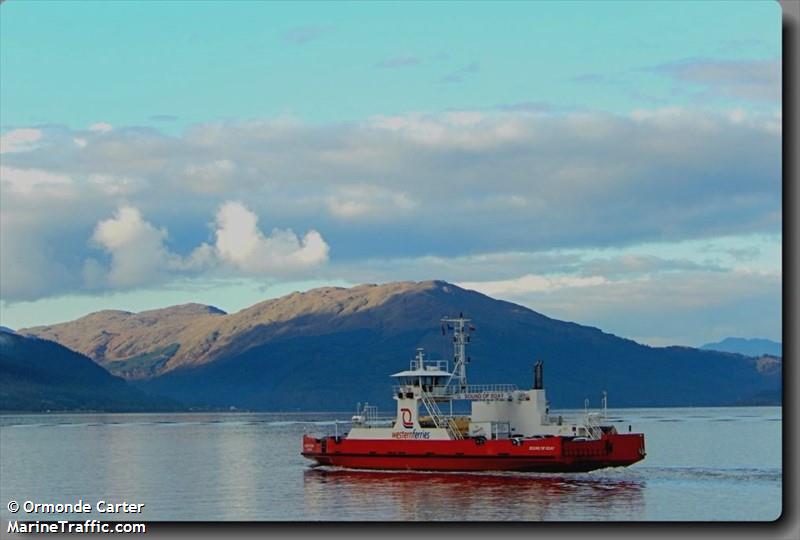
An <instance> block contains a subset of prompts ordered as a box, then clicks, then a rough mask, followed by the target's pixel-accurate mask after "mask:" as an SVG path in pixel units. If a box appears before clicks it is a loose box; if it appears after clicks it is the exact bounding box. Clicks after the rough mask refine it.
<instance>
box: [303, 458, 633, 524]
mask: <svg viewBox="0 0 800 540" xmlns="http://www.w3.org/2000/svg"><path fill="white" fill-rule="evenodd" d="M643 489H644V482H643V481H641V480H638V479H631V478H625V479H621V478H614V477H613V476H611V475H609V476H600V475H597V474H591V475H588V474H582V475H544V474H536V473H466V474H465V473H425V472H400V471H386V472H380V471H357V470H347V469H336V468H328V467H317V468H314V469H308V470H306V471H305V472H304V494H305V505H306V515H309V516H317V518H318V519H320V520H337V519H347V520H356V521H358V520H387V521H388V520H419V521H425V520H443V521H470V520H476V521H481V520H492V521H496V520H517V521H542V520H561V521H571V520H576V521H579V520H590V519H598V518H602V519H604V520H612V521H613V520H629V519H631V517H634V516H641V515H643V513H644V508H643V507H644V497H643V493H642V492H643Z"/></svg>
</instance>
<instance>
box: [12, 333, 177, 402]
mask: <svg viewBox="0 0 800 540" xmlns="http://www.w3.org/2000/svg"><path fill="white" fill-rule="evenodd" d="M175 408H176V404H175V403H173V402H171V401H169V400H164V399H160V398H154V397H151V396H148V395H146V394H145V393H144V392H142V391H141V390H139V389H136V388H134V387H132V386H131V385H130V384H128V383H127V382H125V381H124V380H123V379H120V378H119V377H115V376H113V375H111V374H109V373H108V372H107V371H106V370H104V369H103V368H102V367H100V366H98V365H97V364H95V363H94V362H92V360H90V359H89V358H87V357H86V356H84V355H82V354H79V353H76V352H74V351H71V350H69V349H67V348H66V347H64V346H62V345H59V344H57V343H53V342H52V341H47V340H44V339H37V338H34V337H24V336H21V335H18V334H15V333H11V332H6V331H3V332H0V410H3V411H47V410H50V411H61V410H102V411H144V410H172V409H175Z"/></svg>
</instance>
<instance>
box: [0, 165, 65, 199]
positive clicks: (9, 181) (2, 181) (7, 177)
mask: <svg viewBox="0 0 800 540" xmlns="http://www.w3.org/2000/svg"><path fill="white" fill-rule="evenodd" d="M71 184H72V179H71V178H69V177H68V176H65V175H63V174H57V173H52V172H48V171H43V170H37V169H16V168H14V167H6V166H0V185H1V186H2V187H3V189H4V190H10V191H13V192H16V193H19V194H26V195H31V194H36V195H38V196H41V195H43V192H44V191H47V192H48V193H50V194H58V193H62V194H63V193H64V192H63V191H59V188H63V187H64V186H69V185H71ZM34 192H35V193H34Z"/></svg>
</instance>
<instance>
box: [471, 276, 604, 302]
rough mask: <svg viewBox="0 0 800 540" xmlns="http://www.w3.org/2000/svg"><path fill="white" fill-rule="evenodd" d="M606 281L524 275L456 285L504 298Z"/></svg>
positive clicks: (586, 278) (600, 278) (573, 277)
mask: <svg viewBox="0 0 800 540" xmlns="http://www.w3.org/2000/svg"><path fill="white" fill-rule="evenodd" d="M604 283H607V280H606V279H605V278H604V277H602V276H589V277H580V276H569V275H535V274H526V275H524V276H520V277H517V278H513V279H504V280H500V281H466V282H462V283H458V285H459V286H461V287H464V288H465V289H472V290H475V291H479V292H482V293H484V294H488V295H489V296H495V297H504V296H515V295H519V294H528V293H533V292H553V291H556V290H558V289H565V288H576V287H579V288H580V287H590V286H595V285H603V284H604Z"/></svg>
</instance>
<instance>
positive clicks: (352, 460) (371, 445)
mask: <svg viewBox="0 0 800 540" xmlns="http://www.w3.org/2000/svg"><path fill="white" fill-rule="evenodd" d="M441 323H442V334H445V335H448V334H452V341H453V349H454V351H453V369H452V370H450V369H449V365H448V364H449V363H448V362H447V361H446V360H428V359H426V357H425V351H424V350H423V349H417V353H416V355H415V357H414V359H413V360H411V363H410V366H409V369H408V370H405V371H401V372H399V373H395V374H393V375H392V378H393V379H394V380H395V381H396V384H395V386H394V387H393V393H394V396H393V397H394V400H395V402H396V405H397V414H396V417H394V418H390V419H388V420H381V419H380V418H379V417H378V411H377V408H376V407H375V406H371V405H369V404H365V405H364V406H363V407H362V406H360V405H359V407H358V409H357V413H356V414H355V415H354V416H353V417H352V418H351V419H350V422H349V424H350V429H349V431H348V432H346V433H341V434H340V433H339V432H338V426H339V424H338V422H337V423H336V433H334V434H332V435H326V436H321V437H316V436H313V435H309V434H304V435H303V447H302V452H301V454H302V455H303V456H304V457H306V458H308V459H310V460H312V461H313V462H314V466H320V465H323V466H332V467H346V468H353V469H382V470H418V471H534V472H585V471H591V470H595V469H601V468H604V467H625V466H628V465H631V464H633V463H636V462H638V461H641V460H642V459H644V458H645V446H644V434H642V433H631V432H630V431H631V427H630V426H629V427H628V432H627V433H619V432H618V431H617V429H616V427H615V426H613V425H604V424H603V420H604V419H605V416H606V415H605V411H606V409H607V399H606V395H605V393H604V396H603V412H602V413H600V412H589V411H588V407H586V409H585V412H584V415H583V418H582V419H580V420H579V421H569V420H567V419H565V418H564V417H563V416H561V415H558V416H554V415H551V414H550V408H549V403H548V401H547V397H546V396H545V390H544V369H543V363H542V362H541V361H539V362H536V363H535V365H534V370H533V371H534V376H533V388H530V389H528V390H522V389H519V388H517V387H516V385H513V384H478V385H474V384H468V383H467V369H466V368H467V363H468V362H469V358H468V357H467V354H466V349H467V345H468V344H469V343H470V341H471V333H472V332H474V331H475V328H474V326H472V324H471V320H470V319H467V318H465V317H464V316H463V315H459V316H458V317H444V318H442V320H441ZM464 401H466V402H470V407H471V414H470V415H469V416H466V415H458V414H454V413H453V409H454V407H453V406H454V403H455V402H464Z"/></svg>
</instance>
